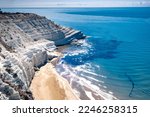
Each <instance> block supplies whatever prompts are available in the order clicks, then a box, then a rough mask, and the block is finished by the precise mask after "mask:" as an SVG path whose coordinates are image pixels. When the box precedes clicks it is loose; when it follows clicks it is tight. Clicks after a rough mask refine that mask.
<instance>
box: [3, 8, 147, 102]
mask: <svg viewBox="0 0 150 117" xmlns="http://www.w3.org/2000/svg"><path fill="white" fill-rule="evenodd" d="M2 10H3V11H9V12H33V13H37V14H39V15H42V16H46V17H47V18H48V19H51V20H53V21H55V22H56V23H59V24H61V25H64V26H69V27H72V28H75V29H77V30H81V31H82V32H83V33H84V34H85V35H87V36H89V38H87V39H86V40H82V41H81V42H80V43H81V45H71V46H70V47H69V48H67V49H66V50H65V51H64V57H62V59H61V60H60V62H59V64H58V65H57V71H58V72H59V73H60V74H61V75H62V76H63V77H66V76H69V77H74V76H76V77H78V78H81V79H86V80H87V81H88V82H90V83H91V84H92V85H95V86H96V87H99V88H100V90H101V91H103V92H105V93H107V94H110V95H113V96H115V97H116V98H118V99H150V8H138V7H137V8H34V9H32V8H26V9H25V8H24V9H22V8H13V9H2ZM72 80H75V79H73V78H72ZM93 88H94V87H93Z"/></svg>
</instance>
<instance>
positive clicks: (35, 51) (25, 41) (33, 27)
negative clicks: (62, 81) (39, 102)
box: [0, 12, 85, 99]
mask: <svg viewBox="0 0 150 117" xmlns="http://www.w3.org/2000/svg"><path fill="white" fill-rule="evenodd" d="M82 38H85V36H84V35H83V33H82V32H81V31H77V30H74V29H71V28H67V27H63V26H60V25H57V24H55V23H54V22H53V21H51V20H48V19H47V18H45V17H42V16H38V15H36V14H32V13H3V12H0V99H33V96H32V93H31V91H30V89H29V87H30V84H31V81H32V79H33V77H34V75H35V72H36V71H37V70H38V69H40V67H41V66H43V65H45V64H46V63H47V62H48V61H49V60H51V59H52V58H55V57H57V55H55V54H54V53H53V52H54V51H55V49H56V46H58V45H65V44H69V43H70V42H71V41H72V40H74V39H82Z"/></svg>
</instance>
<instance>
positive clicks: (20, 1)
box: [0, 0, 150, 7]
mask: <svg viewBox="0 0 150 117" xmlns="http://www.w3.org/2000/svg"><path fill="white" fill-rule="evenodd" d="M90 6H91V7H94V6H95V7H113V6H114V7H115V6H120V7H122V6H150V0H0V7H90Z"/></svg>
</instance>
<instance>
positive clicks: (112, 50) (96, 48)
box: [62, 38, 122, 65]
mask: <svg viewBox="0 0 150 117" xmlns="http://www.w3.org/2000/svg"><path fill="white" fill-rule="evenodd" d="M87 43H90V45H91V47H85V46H77V45H74V46H73V47H71V48H70V51H69V52H68V53H67V55H66V56H65V57H64V58H63V59H62V60H64V61H65V62H67V63H68V64H71V65H81V64H84V63H85V62H87V61H90V60H94V59H97V58H100V59H113V58H116V57H117V54H118V52H117V48H118V46H119V45H120V44H121V43H122V42H121V41H118V40H115V39H113V40H104V39H99V38H93V39H91V40H88V42H87ZM78 50H79V51H80V50H82V52H79V53H75V52H78ZM84 51H85V52H84Z"/></svg>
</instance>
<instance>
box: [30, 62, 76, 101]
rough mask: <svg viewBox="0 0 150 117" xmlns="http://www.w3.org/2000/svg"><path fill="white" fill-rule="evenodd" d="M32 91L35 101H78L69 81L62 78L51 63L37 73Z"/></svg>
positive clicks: (31, 87) (32, 84)
mask: <svg viewBox="0 0 150 117" xmlns="http://www.w3.org/2000/svg"><path fill="white" fill-rule="evenodd" d="M30 90H31V91H32V93H33V97H34V99H35V100H77V99H78V97H77V96H76V95H75V94H74V93H73V90H72V89H71V87H70V85H69V83H68V82H67V80H65V79H64V78H62V77H61V76H60V75H59V74H58V73H57V72H56V70H55V68H54V66H53V65H52V64H51V63H47V64H46V65H45V66H43V67H41V68H40V70H39V71H38V72H36V74H35V76H34V78H33V80H32V83H31V86H30Z"/></svg>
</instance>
